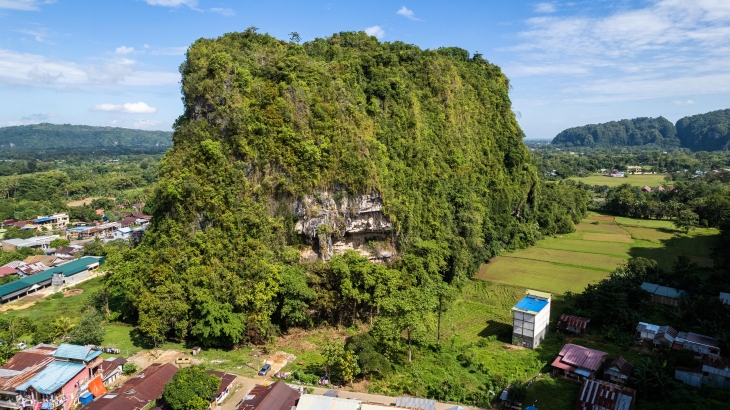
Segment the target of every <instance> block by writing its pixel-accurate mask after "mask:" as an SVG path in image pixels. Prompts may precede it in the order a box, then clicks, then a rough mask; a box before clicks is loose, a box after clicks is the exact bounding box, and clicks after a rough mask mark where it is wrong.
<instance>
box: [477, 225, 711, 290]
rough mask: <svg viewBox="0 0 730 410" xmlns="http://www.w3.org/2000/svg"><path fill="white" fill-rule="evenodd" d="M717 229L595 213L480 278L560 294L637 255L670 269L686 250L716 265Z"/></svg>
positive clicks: (492, 265) (485, 269) (498, 261)
mask: <svg viewBox="0 0 730 410" xmlns="http://www.w3.org/2000/svg"><path fill="white" fill-rule="evenodd" d="M717 233H718V231H717V230H715V229H698V230H695V231H693V232H691V233H690V234H689V235H684V234H683V233H682V232H679V231H677V230H676V229H674V225H673V224H672V223H671V222H670V221H666V220H659V221H656V220H649V221H647V220H641V219H632V218H620V217H619V218H614V217H611V216H606V215H600V214H596V213H591V214H590V215H589V216H588V217H587V218H586V219H585V220H584V221H583V222H581V223H580V224H578V225H577V226H576V232H574V233H571V234H567V235H561V236H559V237H555V238H546V239H544V240H542V241H540V242H538V243H537V245H536V246H535V247H532V248H530V249H526V250H521V251H518V252H513V253H510V254H507V255H504V256H500V257H497V258H494V259H492V261H490V262H489V263H488V264H485V265H483V266H482V268H481V269H480V271H479V274H478V275H477V278H479V279H482V280H486V281H490V282H495V283H503V284H508V285H514V286H521V287H532V288H535V289H539V290H544V291H547V292H552V293H554V294H564V293H565V292H567V291H571V292H580V291H582V290H583V289H584V288H585V286H586V285H588V284H590V283H594V282H597V281H599V280H601V279H602V278H604V277H606V276H607V275H608V273H610V272H612V271H613V270H614V269H616V267H618V266H619V265H620V264H621V263H623V262H625V261H626V260H627V259H629V258H631V257H634V256H641V257H645V258H649V259H654V260H656V261H657V262H658V263H659V266H660V267H661V268H663V269H666V270H668V269H671V268H672V266H673V265H674V262H675V261H676V260H677V258H678V257H679V255H683V254H684V255H688V256H690V257H691V258H692V260H693V261H694V262H696V263H698V264H700V265H701V266H712V260H711V259H710V254H711V252H712V248H713V247H714V244H715V242H716V235H717Z"/></svg>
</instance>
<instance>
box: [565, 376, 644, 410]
mask: <svg viewBox="0 0 730 410" xmlns="http://www.w3.org/2000/svg"><path fill="white" fill-rule="evenodd" d="M635 396H636V391H635V390H634V389H630V388H628V387H624V386H619V385H618V384H613V383H609V382H604V381H602V380H586V381H584V382H583V386H582V387H581V388H580V394H579V395H578V401H577V402H576V403H575V409H576V410H583V409H585V410H590V409H594V408H604V409H612V410H629V408H630V407H631V402H632V401H633V399H634V397H635Z"/></svg>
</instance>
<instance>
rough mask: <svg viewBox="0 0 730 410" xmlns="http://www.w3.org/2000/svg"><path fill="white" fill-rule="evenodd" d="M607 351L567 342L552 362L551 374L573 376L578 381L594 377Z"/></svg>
mask: <svg viewBox="0 0 730 410" xmlns="http://www.w3.org/2000/svg"><path fill="white" fill-rule="evenodd" d="M607 354H608V353H606V352H601V351H599V350H593V349H589V348H587V347H583V346H578V345H574V344H572V343H568V344H566V345H565V346H563V349H562V350H561V351H560V353H558V357H557V358H555V360H554V361H553V363H552V367H553V371H552V374H553V376H563V377H566V378H574V379H577V380H578V381H581V380H585V379H590V380H593V379H595V378H596V372H597V371H598V369H599V368H600V367H601V365H602V364H603V361H604V359H605V356H606V355H607Z"/></svg>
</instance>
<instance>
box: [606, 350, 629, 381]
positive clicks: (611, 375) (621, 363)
mask: <svg viewBox="0 0 730 410" xmlns="http://www.w3.org/2000/svg"><path fill="white" fill-rule="evenodd" d="M603 368H604V370H603V378H604V379H605V380H606V381H607V382H611V383H616V384H622V385H623V384H626V380H628V378H629V376H631V372H633V371H634V366H633V365H632V364H631V363H629V362H627V361H626V359H624V358H623V357H622V356H619V357H617V358H615V359H612V360H609V361H607V362H606V364H605V365H604V367H603Z"/></svg>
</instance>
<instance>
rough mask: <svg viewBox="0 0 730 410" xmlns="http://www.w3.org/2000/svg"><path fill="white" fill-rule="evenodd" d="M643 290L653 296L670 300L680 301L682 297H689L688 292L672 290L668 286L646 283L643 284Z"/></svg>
mask: <svg viewBox="0 0 730 410" xmlns="http://www.w3.org/2000/svg"><path fill="white" fill-rule="evenodd" d="M641 288H642V289H644V290H645V291H647V292H649V293H651V294H653V295H657V296H664V297H668V298H674V299H679V298H681V297H684V296H687V291H684V290H679V289H675V288H670V287H668V286H661V285H656V284H654V283H648V282H644V283H642V284H641Z"/></svg>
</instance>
